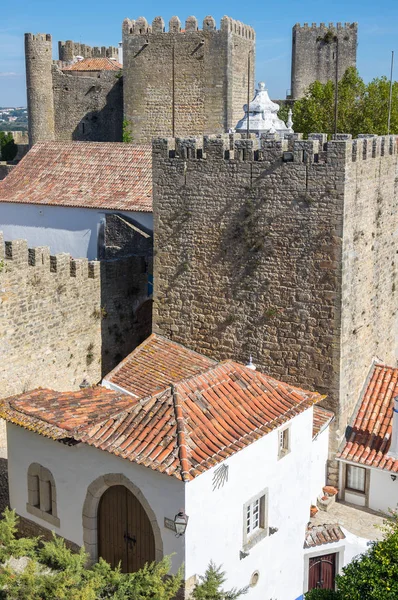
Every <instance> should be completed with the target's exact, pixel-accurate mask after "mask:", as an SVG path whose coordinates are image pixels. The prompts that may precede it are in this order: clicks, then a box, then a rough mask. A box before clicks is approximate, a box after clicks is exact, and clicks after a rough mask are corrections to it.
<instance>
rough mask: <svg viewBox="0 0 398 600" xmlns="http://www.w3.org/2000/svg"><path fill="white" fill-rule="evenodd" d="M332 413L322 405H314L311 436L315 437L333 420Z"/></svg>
mask: <svg viewBox="0 0 398 600" xmlns="http://www.w3.org/2000/svg"><path fill="white" fill-rule="evenodd" d="M333 419H334V413H332V411H330V410H326V408H322V406H314V419H313V427H312V437H313V438H316V436H317V435H319V434H320V433H321V431H323V430H324V429H325V427H327V426H328V425H329V423H331V421H333Z"/></svg>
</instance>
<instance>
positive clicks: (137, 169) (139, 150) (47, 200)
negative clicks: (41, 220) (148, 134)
mask: <svg viewBox="0 0 398 600" xmlns="http://www.w3.org/2000/svg"><path fill="white" fill-rule="evenodd" d="M0 202H17V203H21V204H43V205H52V206H74V207H82V208H102V209H110V210H128V211H141V212H152V152H151V147H150V146H149V145H146V146H144V145H142V146H134V145H132V144H124V143H109V142H59V141H58V142H38V143H37V144H35V145H34V146H33V147H32V148H31V150H30V151H29V152H28V153H27V155H26V156H25V157H24V158H23V159H22V160H21V162H20V163H18V165H16V167H14V169H13V170H12V171H11V173H10V174H9V175H8V177H6V178H5V179H4V180H3V181H0Z"/></svg>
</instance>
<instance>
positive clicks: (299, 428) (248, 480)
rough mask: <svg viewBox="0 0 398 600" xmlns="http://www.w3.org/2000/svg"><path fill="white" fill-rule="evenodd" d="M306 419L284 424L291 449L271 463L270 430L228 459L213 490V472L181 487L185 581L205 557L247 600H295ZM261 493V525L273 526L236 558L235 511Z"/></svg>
mask: <svg viewBox="0 0 398 600" xmlns="http://www.w3.org/2000/svg"><path fill="white" fill-rule="evenodd" d="M312 414H313V410H312V409H309V410H306V411H305V412H304V413H302V414H300V415H298V416H297V417H295V418H294V419H293V420H292V421H291V425H290V428H291V429H290V436H291V437H290V447H291V451H290V453H288V454H287V455H286V456H284V457H282V458H281V459H279V460H278V430H275V431H273V432H271V433H269V434H268V435H266V436H264V437H263V438H261V439H259V440H257V441H256V442H254V443H253V444H251V445H250V446H248V447H247V448H245V449H244V450H241V451H240V452H237V453H236V454H234V455H233V456H231V457H230V458H229V459H228V460H226V461H225V463H226V464H227V465H228V467H229V469H228V482H226V483H225V484H224V486H222V487H220V488H219V489H217V490H214V491H213V486H212V481H213V476H214V471H215V470H216V468H217V467H215V468H213V469H211V470H209V471H207V472H206V473H203V474H202V475H200V476H199V477H197V478H196V479H194V480H193V481H191V482H190V483H189V484H188V485H187V489H186V503H185V505H186V512H187V514H188V515H189V523H188V527H187V531H186V534H185V538H186V549H187V550H186V563H185V568H186V577H188V578H189V577H191V576H192V575H194V574H195V573H196V574H198V573H204V571H205V570H206V567H207V565H208V562H209V560H210V559H212V560H213V561H214V562H215V563H216V564H217V565H219V564H222V565H223V568H224V569H225V570H226V572H227V575H228V582H227V584H228V586H230V587H232V586H237V587H242V586H245V585H248V584H249V581H250V577H251V575H252V574H253V573H254V572H255V571H258V572H259V575H260V577H259V581H258V584H257V585H256V586H255V587H253V588H250V591H249V593H248V594H247V596H246V597H247V598H248V599H249V600H260V599H261V600H265V599H266V600H268V599H269V598H277V599H278V600H295V598H298V597H299V596H300V595H301V594H302V592H303V578H304V560H303V543H304V534H305V527H306V524H307V522H308V520H309V507H310V504H311V501H310V500H311V498H310V495H311V494H310V485H309V483H310V479H311V451H312ZM265 488H267V489H268V525H269V527H273V528H278V531H277V532H276V533H274V534H273V535H270V536H268V537H265V538H264V539H262V540H261V541H259V542H258V543H257V544H256V545H255V546H254V547H253V548H252V549H251V550H249V556H247V557H246V558H243V559H240V551H241V550H242V545H243V507H244V504H245V502H247V501H248V500H249V499H250V498H251V497H253V496H255V495H256V494H259V493H260V492H261V491H262V490H263V489H265Z"/></svg>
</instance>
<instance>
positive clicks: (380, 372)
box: [337, 364, 398, 472]
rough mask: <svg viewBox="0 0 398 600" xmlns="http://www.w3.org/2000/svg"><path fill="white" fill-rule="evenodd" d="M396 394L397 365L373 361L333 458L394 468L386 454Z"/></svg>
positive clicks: (394, 462) (397, 463) (396, 465)
mask: <svg viewBox="0 0 398 600" xmlns="http://www.w3.org/2000/svg"><path fill="white" fill-rule="evenodd" d="M396 395H398V369H397V368H393V367H387V366H385V365H381V364H376V365H373V366H372V368H371V371H370V374H369V378H368V384H367V387H366V389H365V392H364V394H363V396H362V397H361V398H360V400H359V403H358V405H357V409H356V415H355V417H354V422H353V424H352V426H351V428H350V435H349V437H348V439H347V440H346V442H345V444H344V446H343V448H342V450H341V451H340V452H339V453H338V454H337V458H341V459H344V460H347V461H350V462H355V463H358V464H361V465H364V466H371V467H378V468H379V469H385V470H386V471H393V472H397V471H398V460H394V459H392V458H390V457H389V456H388V450H389V448H390V443H391V431H392V418H393V410H392V409H393V403H394V396H396Z"/></svg>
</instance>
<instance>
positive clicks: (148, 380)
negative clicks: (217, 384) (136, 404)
mask: <svg viewBox="0 0 398 600" xmlns="http://www.w3.org/2000/svg"><path fill="white" fill-rule="evenodd" d="M215 364H216V361H214V360H212V359H211V358H207V357H206V356H203V354H198V353H197V352H194V351H193V350H189V349H188V348H186V347H185V346H182V345H181V344H177V343H175V342H172V341H170V340H168V339H167V338H165V337H162V336H160V335H156V334H154V333H153V334H152V335H150V336H149V337H148V338H147V339H146V340H145V342H143V343H142V344H141V345H140V346H138V348H136V349H135V350H134V351H133V352H132V353H131V354H129V356H127V357H126V358H125V359H124V360H123V361H122V362H121V363H119V364H118V366H117V367H116V368H115V369H113V371H111V372H110V373H109V374H108V375H106V376H105V377H104V380H105V381H109V382H111V383H113V384H115V385H117V386H119V387H121V388H123V389H125V390H127V391H128V392H131V393H132V394H134V395H136V396H138V397H139V398H141V397H143V396H149V395H150V394H154V393H155V392H157V391H160V390H162V389H164V388H165V387H167V386H170V384H171V383H177V382H178V381H180V380H181V379H185V378H186V377H190V376H191V375H195V374H197V373H200V372H201V371H204V370H206V369H208V368H209V367H211V366H213V365H215Z"/></svg>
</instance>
